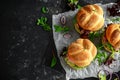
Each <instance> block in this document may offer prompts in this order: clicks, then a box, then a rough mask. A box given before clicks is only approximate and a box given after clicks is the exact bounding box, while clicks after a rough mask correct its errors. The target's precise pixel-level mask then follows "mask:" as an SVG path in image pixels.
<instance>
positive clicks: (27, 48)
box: [0, 0, 120, 80]
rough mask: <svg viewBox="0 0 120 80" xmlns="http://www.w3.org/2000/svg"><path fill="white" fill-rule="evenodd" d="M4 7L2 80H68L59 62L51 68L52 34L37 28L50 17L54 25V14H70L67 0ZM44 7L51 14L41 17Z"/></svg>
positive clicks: (0, 14)
mask: <svg viewBox="0 0 120 80" xmlns="http://www.w3.org/2000/svg"><path fill="white" fill-rule="evenodd" d="M3 1H4V0H3ZM116 1H117V0H79V3H80V5H82V6H83V5H86V4H89V3H91V4H92V3H99V2H101V3H109V2H116ZM0 4H1V5H0V6H1V7H0V28H1V29H0V35H1V38H0V43H1V44H0V46H1V47H0V66H1V68H0V69H1V70H0V72H1V74H2V75H1V77H0V80H64V78H65V72H64V70H63V69H62V67H61V65H60V63H59V60H58V59H57V65H56V66H55V67H54V68H50V61H51V58H52V50H54V51H56V49H55V45H54V41H53V39H52V32H46V31H44V30H43V29H42V28H41V27H40V26H37V25H36V20H37V19H38V18H39V17H41V16H46V17H47V18H48V23H49V24H50V25H51V24H52V14H57V13H60V12H64V11H68V10H69V8H68V6H67V4H66V0H12V1H10V0H9V1H6V2H5V1H4V2H1V3H0ZM42 6H46V7H48V8H49V13H48V14H43V13H41V7H42ZM119 75H120V74H119ZM84 80H97V79H96V78H92V79H90V78H88V79H84Z"/></svg>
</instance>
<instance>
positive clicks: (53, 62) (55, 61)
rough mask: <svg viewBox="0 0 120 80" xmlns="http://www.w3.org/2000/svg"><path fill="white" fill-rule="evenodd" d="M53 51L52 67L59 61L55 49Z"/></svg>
mask: <svg viewBox="0 0 120 80" xmlns="http://www.w3.org/2000/svg"><path fill="white" fill-rule="evenodd" d="M52 53H53V58H52V61H51V65H50V67H54V66H55V65H56V63H57V59H56V57H55V54H54V52H53V51H52Z"/></svg>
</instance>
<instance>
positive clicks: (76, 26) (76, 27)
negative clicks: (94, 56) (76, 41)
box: [74, 23, 81, 34]
mask: <svg viewBox="0 0 120 80" xmlns="http://www.w3.org/2000/svg"><path fill="white" fill-rule="evenodd" d="M74 26H75V30H76V31H77V32H78V33H80V29H79V25H78V24H77V23H75V24H74ZM80 34H81V33H80Z"/></svg>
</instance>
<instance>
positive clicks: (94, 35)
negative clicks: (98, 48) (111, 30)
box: [88, 32, 102, 41]
mask: <svg viewBox="0 0 120 80" xmlns="http://www.w3.org/2000/svg"><path fill="white" fill-rule="evenodd" d="M88 36H89V38H90V40H91V41H93V40H94V39H95V38H96V37H100V36H102V33H100V32H90V34H89V35H88Z"/></svg>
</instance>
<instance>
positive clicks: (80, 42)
mask: <svg viewBox="0 0 120 80" xmlns="http://www.w3.org/2000/svg"><path fill="white" fill-rule="evenodd" d="M96 54H97V48H96V47H95V45H94V44H93V43H92V42H91V41H90V40H88V39H80V38H79V39H77V40H76V41H75V42H72V43H71V44H70V45H69V47H68V53H67V58H68V60H69V62H71V63H73V64H75V65H77V66H79V67H85V66H87V65H89V64H90V63H91V61H92V60H93V59H94V58H95V56H96Z"/></svg>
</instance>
